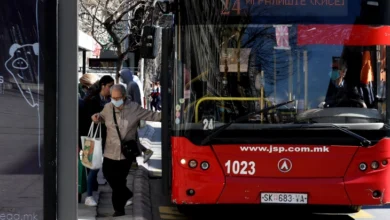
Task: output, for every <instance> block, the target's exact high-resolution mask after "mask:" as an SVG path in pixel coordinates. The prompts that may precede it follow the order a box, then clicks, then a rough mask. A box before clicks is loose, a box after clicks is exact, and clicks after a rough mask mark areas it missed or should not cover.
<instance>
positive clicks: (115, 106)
mask: <svg viewBox="0 0 390 220" xmlns="http://www.w3.org/2000/svg"><path fill="white" fill-rule="evenodd" d="M126 94H127V91H126V88H125V87H124V86H123V85H121V84H116V85H114V86H112V88H111V103H109V104H107V105H106V106H104V109H103V111H101V112H100V113H97V114H94V115H93V116H92V120H93V121H94V122H96V123H98V122H104V123H105V124H106V127H107V142H106V146H105V151H104V160H103V174H104V176H105V177H106V179H107V181H108V183H109V184H110V187H111V188H112V204H113V207H114V210H115V213H114V215H113V216H114V217H116V216H123V215H125V206H128V205H131V204H132V197H133V192H132V191H131V190H130V189H129V188H127V180H126V178H127V176H128V175H129V172H130V168H131V163H132V162H133V161H134V160H135V158H126V157H125V156H124V155H123V154H122V151H121V149H122V148H121V147H122V142H128V141H135V140H136V133H137V127H138V124H139V122H140V120H145V121H161V114H160V113H157V112H151V111H149V110H146V109H144V108H142V107H141V106H140V105H139V104H138V103H136V102H132V101H131V100H130V99H129V98H128V97H127V96H126ZM114 114H115V118H116V121H117V127H118V129H119V133H120V136H119V135H118V131H117V127H116V123H115V120H114ZM120 137H122V138H123V139H122V140H121V139H120Z"/></svg>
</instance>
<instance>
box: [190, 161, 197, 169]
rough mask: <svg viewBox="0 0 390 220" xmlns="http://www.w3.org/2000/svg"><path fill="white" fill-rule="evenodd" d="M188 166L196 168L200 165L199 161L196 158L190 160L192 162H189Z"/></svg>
mask: <svg viewBox="0 0 390 220" xmlns="http://www.w3.org/2000/svg"><path fill="white" fill-rule="evenodd" d="M188 166H189V167H191V168H195V167H196V166H198V162H196V160H190V162H188Z"/></svg>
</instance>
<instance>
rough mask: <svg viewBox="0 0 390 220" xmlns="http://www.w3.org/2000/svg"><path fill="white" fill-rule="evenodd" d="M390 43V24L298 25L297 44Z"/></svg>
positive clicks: (352, 44) (365, 44)
mask: <svg viewBox="0 0 390 220" xmlns="http://www.w3.org/2000/svg"><path fill="white" fill-rule="evenodd" d="M309 44H328V45H348V46H374V45H390V26H378V27H370V26H367V25H320V24H316V25H298V45H301V46H303V45H309Z"/></svg>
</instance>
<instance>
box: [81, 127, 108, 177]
mask: <svg viewBox="0 0 390 220" xmlns="http://www.w3.org/2000/svg"><path fill="white" fill-rule="evenodd" d="M94 127H95V123H94V122H92V124H91V127H90V128H89V132H88V136H82V137H81V145H82V150H81V151H80V159H81V163H82V164H83V165H84V166H85V167H87V168H89V169H91V170H97V169H100V168H101V167H102V165H103V149H102V130H101V124H100V123H99V124H98V125H97V128H96V131H95V133H94ZM98 131H99V136H98V137H96V135H97V133H98ZM92 135H93V136H92Z"/></svg>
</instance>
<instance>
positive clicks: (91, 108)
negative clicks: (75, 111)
mask: <svg viewBox="0 0 390 220" xmlns="http://www.w3.org/2000/svg"><path fill="white" fill-rule="evenodd" d="M82 102H83V104H82V106H83V107H82V109H80V110H79V135H80V136H87V135H88V131H89V128H90V126H91V123H92V119H91V117H92V115H94V114H95V113H96V112H100V111H102V110H103V108H104V106H105V105H106V104H107V103H109V102H110V100H106V101H104V100H102V99H101V98H100V95H95V96H90V97H88V96H87V97H86V98H85V99H84V100H82ZM95 128H96V126H95ZM101 128H102V145H103V150H104V147H105V143H106V136H107V131H106V130H107V129H106V126H105V125H104V124H102V127H101ZM80 142H81V141H80ZM80 147H81V145H80Z"/></svg>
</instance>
